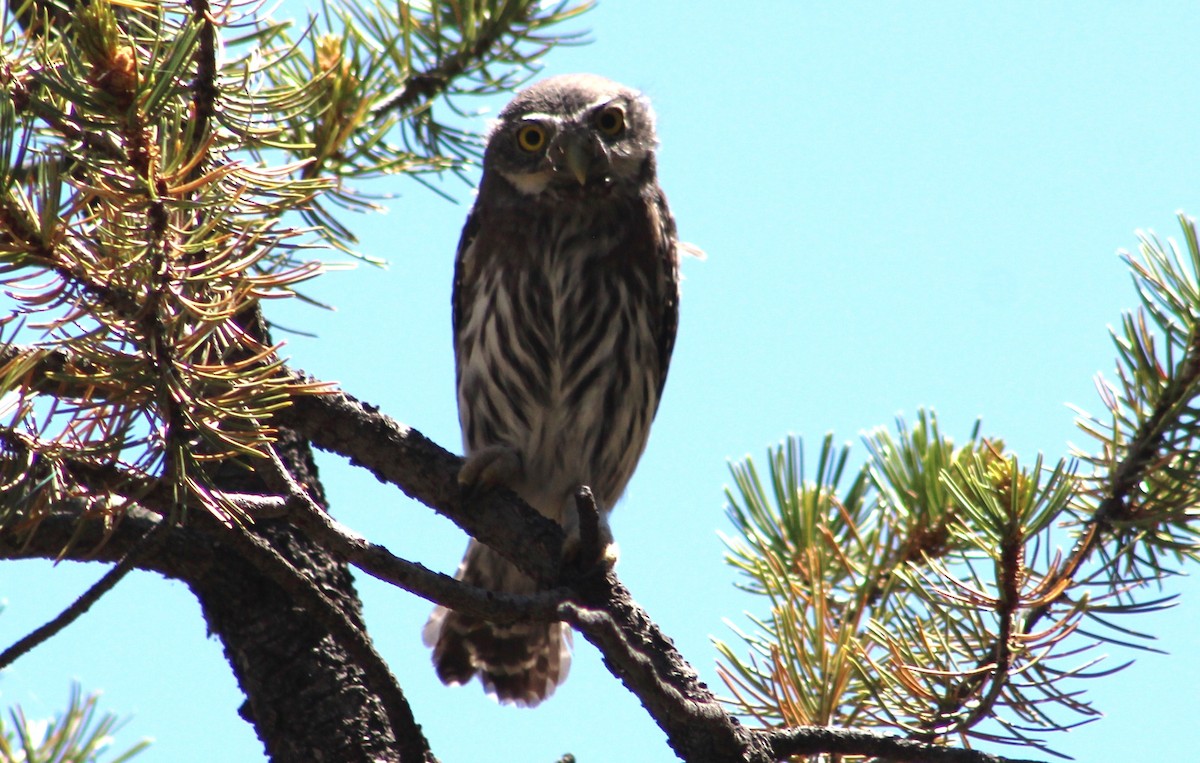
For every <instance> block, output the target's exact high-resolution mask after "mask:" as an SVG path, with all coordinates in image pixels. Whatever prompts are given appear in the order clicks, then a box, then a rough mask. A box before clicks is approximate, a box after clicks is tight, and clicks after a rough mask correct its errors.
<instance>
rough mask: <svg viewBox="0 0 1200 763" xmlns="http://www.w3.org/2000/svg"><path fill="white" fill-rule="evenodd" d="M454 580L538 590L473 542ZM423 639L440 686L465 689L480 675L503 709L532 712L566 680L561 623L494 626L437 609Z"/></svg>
mask: <svg viewBox="0 0 1200 763" xmlns="http://www.w3.org/2000/svg"><path fill="white" fill-rule="evenodd" d="M455 577H456V578H458V579H459V580H462V581H463V582H465V583H469V584H471V585H475V586H479V587H480V588H486V589H488V590H491V591H498V592H504V593H533V592H534V591H535V590H536V586H535V585H534V582H533V581H532V580H531V579H530V578H529V577H527V576H526V575H524V574H522V573H521V572H520V571H518V570H517V568H516V567H514V566H513V565H512V564H510V563H509V562H508V560H506V559H504V558H503V557H501V556H500V555H499V554H497V553H496V552H494V551H492V550H491V549H490V548H488V547H487V546H484V545H482V544H480V543H476V542H475V541H471V544H470V545H469V546H467V553H466V556H464V557H463V562H462V565H461V566H459V568H458V574H457V575H455ZM421 636H422V639H423V640H424V641H425V646H428V647H432V648H433V664H434V667H435V668H436V669H437V674H438V678H440V679H441V680H442V683H444V684H448V685H451V686H457V685H459V684H465V683H466V682H468V681H470V680H471V678H472V676H474V675H475V674H476V673H478V674H479V680H480V681H481V682H482V683H483V689H484V691H486V692H487V694H488V696H490V697H493V698H494V699H496V700H498V701H499V702H501V703H506V704H507V703H512V704H515V705H518V706H520V707H534V706H536V705H537V704H538V703H540V702H541V701H542V700H544V699H546V698H547V697H549V696H550V695H551V694H553V693H554V689H555V688H556V687H557V686H558V685H559V684H560V683H562V682H563V681H565V680H567V673H568V672H569V671H570V668H571V629H570V628H569V627H567V626H566V625H565V624H563V623H511V624H508V625H496V624H494V623H489V622H487V621H486V620H480V619H478V618H476V617H471V616H470V615H463V614H459V613H458V612H451V611H449V610H447V609H446V608H445V607H438V608H437V609H435V610H434V611H433V614H432V615H430V617H429V622H427V623H426V624H425V629H424V631H422V634H421Z"/></svg>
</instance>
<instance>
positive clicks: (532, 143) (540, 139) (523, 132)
mask: <svg viewBox="0 0 1200 763" xmlns="http://www.w3.org/2000/svg"><path fill="white" fill-rule="evenodd" d="M517 145H518V146H520V147H521V150H523V151H531V152H532V151H540V150H541V148H542V146H544V145H546V131H545V130H544V129H542V128H541V127H538V126H537V125H525V126H524V127H522V128H521V129H520V130H517Z"/></svg>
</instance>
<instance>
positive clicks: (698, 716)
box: [0, 394, 1003, 763]
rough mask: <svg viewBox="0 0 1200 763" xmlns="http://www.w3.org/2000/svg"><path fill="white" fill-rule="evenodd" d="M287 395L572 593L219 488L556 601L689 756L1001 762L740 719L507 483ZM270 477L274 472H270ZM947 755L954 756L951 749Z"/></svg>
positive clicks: (313, 596)
mask: <svg viewBox="0 0 1200 763" xmlns="http://www.w3.org/2000/svg"><path fill="white" fill-rule="evenodd" d="M293 402H294V405H293V406H292V408H290V409H289V410H287V411H286V412H284V414H283V415H282V416H281V418H283V419H284V422H283V423H284V424H285V425H287V426H290V427H294V428H296V429H298V430H300V432H301V433H302V434H303V435H304V436H306V437H309V438H311V439H312V441H313V442H314V443H315V444H317V445H319V446H321V447H323V448H325V449H327V450H330V451H333V452H336V453H339V454H341V455H343V456H346V457H347V458H348V459H350V461H351V463H353V464H355V465H358V466H363V467H365V468H367V469H369V470H371V471H372V472H373V473H374V474H375V475H376V476H377V477H378V478H380V479H381V480H384V481H387V482H391V483H393V484H396V485H398V486H400V487H401V488H402V489H403V490H404V491H405V492H406V493H408V494H409V495H411V496H413V497H414V498H416V499H417V500H420V501H422V502H423V503H426V504H429V505H431V506H432V507H433V508H435V509H436V510H438V511H439V512H440V513H442V514H444V515H446V516H448V517H450V518H451V519H453V520H455V521H456V522H458V524H460V526H462V527H463V528H464V529H466V530H467V531H468V532H470V533H472V534H477V537H479V538H480V539H481V540H483V541H484V542H488V543H489V544H492V545H493V546H494V547H495V548H496V549H497V550H498V551H500V552H501V553H504V554H505V555H506V556H508V557H509V558H511V559H513V560H514V561H517V562H524V563H523V564H522V567H523V568H524V569H528V570H532V571H535V572H536V573H537V574H539V575H540V576H541V579H542V581H543V582H544V584H545V585H546V586H555V585H566V586H567V587H569V588H570V589H571V590H572V591H574V596H572V597H571V599H570V600H567V601H563V599H562V598H561V597H562V595H563V592H562V590H561V589H559V590H550V591H547V592H546V594H545V595H544V597H542V598H538V597H524V598H523V599H513V600H508V601H506V600H505V599H504V597H500V596H498V595H496V594H486V593H485V594H483V595H482V596H481V595H479V593H478V592H475V591H470V590H468V588H469V587H462V586H461V584H457V581H453V580H451V579H450V578H448V577H446V576H442V575H439V574H438V573H430V572H429V571H428V570H425V569H424V568H423V567H420V565H413V564H412V563H410V562H405V561H404V560H401V559H397V558H396V557H394V556H392V555H391V554H390V552H387V550H386V549H384V548H382V547H378V546H373V545H372V544H370V543H368V542H367V541H365V540H363V539H361V538H358V537H356V536H354V535H353V534H352V533H350V532H348V531H346V530H345V529H344V528H341V527H340V526H338V525H337V524H336V523H335V522H333V521H332V520H330V519H329V518H328V517H327V516H324V514H323V512H321V511H320V510H319V507H316V505H315V502H314V501H313V500H312V499H311V498H310V497H308V496H307V495H305V494H304V491H303V490H299V489H298V485H296V484H295V480H289V479H283V480H282V483H283V484H284V485H286V486H287V490H286V492H288V493H289V495H288V497H287V498H283V499H279V498H270V499H266V498H257V499H256V498H251V497H250V496H244V497H241V498H239V497H238V496H237V494H230V497H231V498H233V499H234V500H244V501H245V505H246V506H247V507H255V508H256V509H257V510H260V511H269V512H280V511H281V508H280V507H279V506H278V505H277V503H276V502H277V501H282V502H283V503H284V504H285V507H286V515H287V517H288V519H289V520H290V521H291V522H293V523H295V524H296V525H297V526H298V527H300V528H302V529H303V530H304V532H305V533H306V534H308V535H310V536H311V537H312V538H314V539H315V540H317V541H318V542H319V544H320V545H322V546H324V547H325V548H327V549H329V550H331V551H332V552H333V553H334V554H336V555H338V556H342V557H345V558H346V559H347V560H348V561H351V562H352V563H354V564H356V565H357V566H359V567H360V568H361V569H363V570H365V571H368V572H369V573H370V574H373V575H377V576H379V577H382V578H383V579H385V580H389V582H397V583H398V584H399V585H402V586H404V587H406V588H410V587H411V588H410V590H411V589H420V590H418V591H417V592H418V593H420V594H421V595H426V596H427V598H430V599H432V600H435V601H439V603H446V604H447V605H448V606H451V607H462V608H463V609H464V610H465V611H473V610H472V608H478V609H476V610H474V611H478V612H479V613H480V614H481V616H485V617H490V616H497V617H500V618H511V617H514V612H520V616H521V617H531V618H532V617H540V616H544V615H545V614H547V613H548V611H549V609H550V608H552V607H555V606H556V611H555V613H556V614H557V616H558V617H560V618H561V619H563V620H566V621H567V622H569V623H571V624H572V625H573V626H574V627H575V628H576V629H577V630H579V631H580V633H581V634H582V635H583V636H584V637H585V638H586V639H587V640H588V641H590V642H591V643H593V644H594V645H596V646H597V647H598V648H599V649H600V652H601V655H602V658H603V660H604V662H605V665H606V666H607V667H608V668H609V670H610V671H611V672H612V673H613V675H614V676H616V677H618V678H619V679H620V680H621V681H622V682H623V683H624V685H625V686H626V687H627V688H628V689H629V690H630V691H631V692H633V693H634V694H635V695H636V696H637V697H638V698H639V699H640V700H641V701H642V703H643V705H644V706H645V707H646V708H647V710H648V712H650V714H651V716H652V717H653V718H654V719H655V721H656V723H658V725H659V726H660V728H662V729H663V731H664V732H665V733H666V735H667V739H668V743H669V744H670V745H671V747H672V749H674V750H675V752H676V753H677V754H679V755H680V757H682V758H684V759H685V760H687V761H689V763H726V762H727V761H742V762H748V763H765V762H766V761H770V760H775V759H778V758H782V757H787V756H789V755H794V754H804V753H818V752H836V753H839V754H864V755H876V756H879V757H887V756H890V758H889V759H893V760H902V761H909V760H931V761H954V762H955V763H958V762H961V763H984V762H985V761H987V762H989V763H991V762H992V761H1002V760H1003V759H1002V758H998V757H994V756H981V754H979V753H972V752H970V751H961V750H954V751H950V750H948V748H943V747H939V746H937V745H928V744H923V743H920V742H915V741H912V740H902V739H891V738H888V737H879V736H876V735H869V734H862V733H861V732H850V731H846V732H842V731H840V730H828V729H822V730H811V729H803V730H800V729H798V730H787V731H772V732H763V731H751V730H749V729H746V728H745V727H743V726H742V725H741V723H740V722H739V721H738V720H737V719H736V718H735V717H733V716H732V715H730V714H729V713H728V712H727V711H726V710H725V708H724V707H723V706H722V705H721V703H720V702H718V701H717V699H716V698H715V697H714V696H713V694H712V693H711V692H710V691H709V690H708V688H707V687H706V686H705V685H704V684H703V683H702V682H701V681H700V680H699V676H698V675H697V674H696V672H695V670H694V669H693V668H692V667H691V666H690V665H689V664H688V663H687V662H686V661H685V660H684V658H683V657H682V655H680V654H679V652H678V651H677V650H676V649H675V647H674V645H673V643H672V642H671V641H670V639H668V638H667V637H666V636H665V635H664V634H663V633H662V632H661V631H660V630H659V629H658V627H657V626H656V625H655V624H654V623H653V622H652V621H651V620H650V618H649V617H648V616H647V615H646V613H645V612H644V611H643V610H642V609H641V608H640V607H639V606H638V605H637V603H636V602H635V601H634V600H633V599H632V597H631V596H630V594H629V592H628V590H626V589H625V587H624V586H623V585H622V584H621V583H620V581H619V580H618V579H617V577H616V575H615V574H614V573H613V572H612V570H611V569H610V568H607V567H603V566H600V567H597V568H594V569H591V570H584V571H581V570H579V569H577V568H576V567H575V566H574V565H572V566H567V567H566V568H564V569H563V572H562V576H561V578H560V575H559V568H560V564H559V561H558V556H559V550H560V549H561V544H562V534H561V531H560V530H559V528H558V526H557V525H556V524H554V523H551V522H549V520H546V519H545V518H543V517H542V516H541V515H540V514H537V513H536V512H534V511H533V510H532V509H530V508H529V507H527V506H525V505H524V504H523V503H521V502H520V501H519V500H518V499H516V498H515V496H512V495H511V494H508V493H496V494H490V495H485V496H480V497H479V499H478V500H474V501H464V500H463V497H462V496H461V494H460V490H459V487H458V482H457V472H458V467H459V464H460V459H459V458H457V457H456V456H453V455H452V454H450V453H448V452H446V451H445V450H443V449H442V448H440V447H439V446H437V445H436V444H434V443H433V442H431V441H430V440H428V439H427V438H425V437H424V436H422V435H421V434H420V433H418V432H416V431H415V430H412V429H410V428H407V427H405V426H403V425H400V424H398V423H396V422H395V421H393V420H392V419H390V418H388V417H387V416H385V415H383V414H381V413H380V412H379V411H378V410H377V409H375V408H373V407H371V406H368V405H364V404H362V403H360V402H358V401H357V400H355V399H353V398H351V397H349V396H348V395H344V394H334V395H322V396H304V397H297V398H294V401H293ZM261 471H264V472H265V471H266V470H261ZM264 476H269V475H264ZM275 477H276V482H279V481H280V480H279V475H278V474H276V475H275ZM497 517H503V519H502V520H498V519H497ZM225 532H226V534H227V535H228V536H229V537H230V538H232V539H233V540H230V541H228V542H230V544H231V545H233V546H234V547H235V548H236V549H237V552H238V553H239V554H240V555H243V556H245V557H247V558H249V559H250V560H251V561H252V562H253V564H254V565H255V567H256V568H259V569H260V570H261V571H262V572H263V574H265V575H268V577H270V578H271V579H272V580H274V581H275V582H276V583H277V584H279V585H281V586H283V587H284V589H285V590H287V591H288V592H289V593H290V594H291V595H293V596H294V597H295V598H296V600H297V601H299V602H301V603H304V604H306V611H309V610H311V611H312V612H313V614H314V615H316V616H318V617H319V618H321V624H322V626H324V627H326V628H328V629H329V630H330V631H331V632H332V633H335V634H338V641H339V642H340V643H342V644H343V646H345V647H346V648H347V649H349V650H352V651H353V652H354V654H355V657H356V659H359V660H364V659H365V660H367V661H368V662H370V661H372V660H373V658H372V657H371V654H370V652H368V651H365V650H364V651H362V652H360V651H359V650H360V649H361V648H362V644H361V643H360V644H358V645H357V646H356V645H355V643H354V642H355V641H356V640H358V639H359V638H365V636H363V634H362V633H361V632H359V630H358V628H357V626H355V625H354V624H353V623H350V622H349V620H346V619H342V620H341V621H340V622H339V621H338V620H337V619H336V618H334V617H333V615H332V614H331V613H330V608H331V607H332V606H333V603H332V601H330V600H328V599H327V598H326V597H324V595H323V594H322V592H321V591H320V590H319V589H316V588H315V587H313V586H312V585H311V583H307V581H303V580H302V579H301V582H300V583H298V582H297V578H298V573H297V572H296V570H295V568H294V567H292V566H291V565H290V563H287V562H286V560H284V559H282V558H279V555H278V552H275V551H274V550H273V549H270V548H269V547H268V548H263V546H265V545H266V544H265V543H263V542H262V541H261V540H259V539H255V538H251V537H250V536H247V535H242V534H241V531H225ZM223 539H224V538H223ZM0 540H2V539H0ZM3 550H4V549H3V547H2V544H0V554H2V553H3ZM560 580H561V582H560ZM414 581H415V582H414ZM456 584H457V585H456ZM456 597H457V598H456ZM488 607H491V609H490V610H488V609H487V608H488ZM485 611H486V612H487V613H486V614H485V613H484V612H485ZM318 613H319V614H318ZM327 621H328V622H327ZM367 646H368V647H369V642H368V643H367ZM371 651H373V650H371ZM375 657H376V658H377V655H376V656H375ZM383 669H384V670H386V666H384V667H383ZM383 675H386V676H388V677H390V672H388V673H386V674H379V676H380V677H379V678H377V679H373V680H372V686H373V687H374V685H375V680H382V678H381V677H382V676H383ZM396 691H397V692H398V691H399V689H398V688H397V689H396ZM400 699H402V695H400ZM392 722H393V723H396V722H397V721H395V720H393V721H392ZM806 745H807V746H806ZM821 745H828V747H821ZM953 753H957V754H958V756H959V757H953V756H952V754H953ZM922 756H924V757H922ZM935 756H940V757H935Z"/></svg>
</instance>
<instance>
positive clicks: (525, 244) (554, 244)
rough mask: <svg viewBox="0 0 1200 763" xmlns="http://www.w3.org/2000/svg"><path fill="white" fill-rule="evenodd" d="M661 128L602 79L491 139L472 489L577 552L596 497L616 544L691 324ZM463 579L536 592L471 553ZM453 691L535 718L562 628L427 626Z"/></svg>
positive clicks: (512, 121)
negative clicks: (582, 511)
mask: <svg viewBox="0 0 1200 763" xmlns="http://www.w3.org/2000/svg"><path fill="white" fill-rule="evenodd" d="M656 148H657V139H656V137H655V129H654V113H653V112H652V111H651V108H650V104H649V102H648V101H647V100H646V98H644V97H643V96H642V95H641V94H640V93H638V92H636V91H634V90H631V89H629V88H627V87H624V86H623V85H619V84H617V83H616V82H612V81H610V80H607V79H604V78H602V77H598V76H594V75H589V74H575V75H565V76H560V77H553V78H550V79H546V80H543V81H541V82H539V83H537V84H535V85H533V86H531V87H529V88H527V89H525V90H523V91H522V92H520V93H519V94H518V95H517V97H516V98H515V99H513V101H512V102H511V103H509V104H508V106H506V107H505V108H504V109H503V110H502V111H501V112H500V115H499V118H498V119H497V122H496V124H495V126H494V128H493V129H492V131H491V133H490V135H489V136H488V139H487V145H486V148H485V150H484V155H483V177H482V180H481V182H480V186H479V194H478V196H477V197H476V201H475V205H474V207H473V208H472V210H471V213H470V215H469V216H468V218H467V222H466V226H465V227H464V228H463V232H462V237H461V240H460V241H459V245H458V255H457V258H456V260H455V272H454V293H453V316H454V317H453V323H454V353H455V361H456V371H457V384H458V410H459V421H460V424H461V426H462V435H463V446H464V448H465V451H466V459H465V461H464V465H463V467H462V471H461V473H460V475H459V479H460V482H462V483H463V485H464V487H465V488H467V489H474V488H477V487H479V486H495V485H503V486H506V487H508V488H511V489H512V490H513V491H515V492H516V493H517V494H518V495H520V496H521V498H523V499H524V500H525V501H526V502H527V503H528V504H529V505H530V506H532V507H533V508H535V509H537V510H538V511H539V512H541V513H542V514H544V515H545V516H547V517H549V518H551V519H553V520H555V521H557V522H558V523H560V524H561V525H562V527H563V528H564V531H565V533H566V537H567V547H568V553H569V550H570V549H571V548H572V545H574V548H576V549H577V548H578V538H579V518H578V516H577V512H576V509H575V505H574V500H573V495H574V493H575V491H576V489H577V488H578V487H579V486H581V485H587V486H589V487H590V488H591V489H592V492H593V494H594V496H595V499H596V504H597V507H598V508H599V510H600V513H601V520H602V521H601V524H602V528H601V534H602V535H603V536H604V541H605V542H607V541H609V540H611V537H612V536H611V534H610V533H609V531H608V521H607V515H608V513H609V512H610V511H611V510H612V508H613V505H614V504H615V503H616V502H617V499H618V498H620V496H621V493H622V492H623V491H624V490H625V485H626V484H627V483H628V482H629V478H630V477H631V476H632V475H633V471H634V468H635V467H636V466H637V462H638V458H639V457H640V456H641V453H642V450H643V448H645V446H646V439H647V437H648V436H649V434H650V422H651V421H652V420H653V418H654V414H655V412H656V411H657V409H658V403H659V398H660V397H661V396H662V391H663V385H664V383H665V382H666V378H667V366H668V364H669V362H670V359H671V350H672V347H673V346H674V344H675V330H676V326H677V324H678V317H679V272H678V271H679V251H680V244H679V242H678V241H677V240H676V234H675V222H674V220H673V219H672V217H671V214H670V211H669V210H668V209H667V200H666V197H665V196H664V195H663V192H662V189H660V188H659V186H658V179H657V172H656V166H655V150H656ZM457 578H458V579H459V580H462V581H463V582H465V583H469V584H471V585H475V586H480V587H483V588H487V589H490V590H493V591H503V592H508V593H517V594H522V593H532V592H534V591H535V590H536V586H535V583H534V582H533V580H531V579H530V578H528V577H527V576H525V575H523V574H522V573H521V572H519V571H518V570H517V569H516V567H514V566H513V565H511V564H510V563H509V562H507V561H506V560H505V559H504V558H502V557H501V556H500V555H499V554H497V553H495V552H494V551H492V550H491V549H490V548H488V547H487V546H485V545H483V544H481V543H479V542H477V541H474V540H472V541H471V542H470V545H469V546H468V547H467V551H466V555H465V557H464V558H463V561H462V565H461V566H460V567H459V569H458V573H457ZM423 635H424V641H425V643H426V645H427V646H430V647H432V648H433V662H434V665H435V666H436V669H437V674H438V677H439V678H440V679H441V680H442V681H443V682H444V683H446V684H463V683H466V682H467V681H469V680H470V679H471V678H472V677H473V676H475V675H478V676H479V677H480V680H481V681H482V683H483V687H484V690H485V691H486V692H487V693H488V694H489V695H491V696H493V697H494V698H496V699H498V700H499V701H500V702H504V703H513V704H516V705H519V706H527V707H532V706H534V705H537V704H538V703H539V702H541V701H542V700H544V699H546V698H547V697H549V696H550V695H551V694H552V693H553V692H554V690H555V688H556V687H557V686H558V684H560V683H561V682H562V681H563V680H565V679H566V677H567V671H568V669H569V667H570V661H571V651H570V641H571V639H570V630H569V629H568V628H567V626H565V625H564V624H562V623H549V624H547V623H515V624H509V625H496V624H492V623H489V622H486V621H483V620H479V619H477V618H474V617H470V616H468V615H463V614H459V613H456V612H451V611H448V610H446V609H444V608H441V607H439V608H438V609H436V610H434V612H433V615H432V616H431V617H430V619H429V622H428V623H427V624H426V626H425V630H424V634H423Z"/></svg>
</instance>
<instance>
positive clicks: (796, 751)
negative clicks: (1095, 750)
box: [754, 726, 1037, 763]
mask: <svg viewBox="0 0 1200 763" xmlns="http://www.w3.org/2000/svg"><path fill="white" fill-rule="evenodd" d="M754 733H755V735H756V736H759V737H761V738H762V740H763V741H764V742H765V743H766V745H767V747H768V748H769V749H770V751H771V757H772V758H774V759H776V760H782V759H785V758H788V757H791V756H793V755H818V754H822V753H825V754H833V755H869V756H872V757H875V758H878V759H881V760H883V761H890V762H891V763H1037V761H1033V760H1025V759H1023V758H1004V757H1001V756H999V755H991V754H989V753H986V752H979V751H978V750H963V749H958V748H954V747H943V746H941V745H936V744H928V743H925V742H917V741H914V740H911V739H902V738H900V737H892V736H885V735H882V734H874V733H871V732H869V731H857V730H854V729H836V728H829V727H827V726H796V727H794V728H789V729H778V730H774V731H758V732H754Z"/></svg>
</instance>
